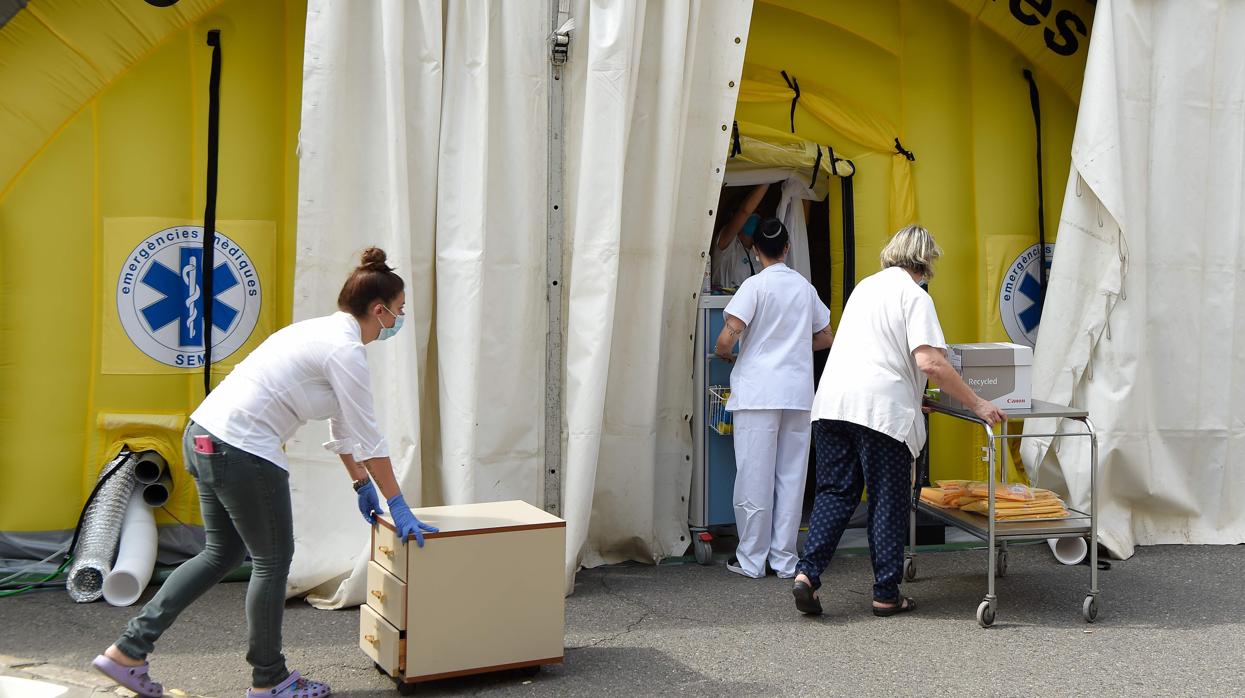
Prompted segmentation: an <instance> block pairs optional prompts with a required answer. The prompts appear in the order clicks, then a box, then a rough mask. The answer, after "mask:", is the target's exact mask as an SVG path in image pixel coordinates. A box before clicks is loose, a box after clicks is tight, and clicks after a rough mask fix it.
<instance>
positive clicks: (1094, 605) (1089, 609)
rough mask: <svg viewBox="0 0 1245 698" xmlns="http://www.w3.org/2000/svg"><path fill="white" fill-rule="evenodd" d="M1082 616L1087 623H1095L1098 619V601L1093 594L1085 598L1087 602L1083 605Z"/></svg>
mask: <svg viewBox="0 0 1245 698" xmlns="http://www.w3.org/2000/svg"><path fill="white" fill-rule="evenodd" d="M1081 615H1082V616H1085V622H1086V623H1093V622H1094V621H1095V620H1097V619H1098V599H1097V598H1095V597H1094V595H1093V594H1090V595H1089V596H1086V597H1085V602H1084V603H1082V604H1081Z"/></svg>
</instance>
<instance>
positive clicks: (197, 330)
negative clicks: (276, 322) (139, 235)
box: [117, 226, 262, 368]
mask: <svg viewBox="0 0 1245 698" xmlns="http://www.w3.org/2000/svg"><path fill="white" fill-rule="evenodd" d="M203 238H204V233H203V226H176V227H173V228H165V229H164V230H161V231H159V232H157V233H155V234H153V235H151V236H149V237H148V238H147V239H146V240H143V241H142V242H140V243H139V244H138V246H136V247H135V248H134V250H133V251H132V252H131V253H130V255H129V257H127V258H126V260H125V262H124V263H123V264H122V266H121V273H120V275H119V276H118V278H117V314H118V315H119V316H120V318H121V325H122V327H124V328H125V333H126V335H127V336H128V337H129V338H130V341H131V342H133V343H134V346H136V347H138V348H139V349H140V350H141V351H142V352H143V353H144V354H146V355H147V356H149V357H151V358H152V359H155V360H156V361H159V362H160V363H162V364H165V365H168V366H174V367H177V368H201V367H202V366H203V363H204V344H203V338H204V327H203V311H204V303H205V302H206V301H207V299H206V298H204V293H203V274H204V269H203ZM214 250H215V251H214V257H215V264H214V268H213V269H212V272H211V273H212V295H213V298H212V328H213V329H212V361H213V362H216V361H220V360H223V359H225V358H228V357H229V356H230V355H231V354H233V353H234V352H235V351H237V350H238V348H239V347H241V346H242V345H243V344H244V343H245V342H246V340H247V339H248V338H249V337H250V336H251V332H252V331H254V329H255V324H256V322H257V321H258V320H259V307H260V300H261V298H262V293H261V290H260V283H259V274H258V272H256V270H255V265H254V263H253V262H252V261H251V259H250V257H248V256H247V254H246V251H245V250H243V249H242V246H241V245H239V244H238V243H237V242H235V241H234V240H232V239H230V238H229V237H227V236H225V235H223V234H221V233H220V232H217V233H216V243H215V245H214Z"/></svg>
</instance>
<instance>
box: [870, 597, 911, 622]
mask: <svg viewBox="0 0 1245 698" xmlns="http://www.w3.org/2000/svg"><path fill="white" fill-rule="evenodd" d="M874 601H876V602H878V603H888V604H893V605H891V606H874V607H873V615H875V616H879V617H881V618H886V617H888V616H893V615H895V614H896V613H907V612H908V611H915V610H916V602H915V601H913V600H912V599H911V598H909V597H907V596H900V597H899V598H897V599H885V600H884V599H874Z"/></svg>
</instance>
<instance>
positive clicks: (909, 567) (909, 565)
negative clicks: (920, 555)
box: [903, 557, 916, 582]
mask: <svg viewBox="0 0 1245 698" xmlns="http://www.w3.org/2000/svg"><path fill="white" fill-rule="evenodd" d="M903 578H904V579H906V580H908V581H909V582H911V581H912V580H914V579H916V560H913V559H912V558H910V557H908V558H904V561H903Z"/></svg>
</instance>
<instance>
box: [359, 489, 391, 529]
mask: <svg viewBox="0 0 1245 698" xmlns="http://www.w3.org/2000/svg"><path fill="white" fill-rule="evenodd" d="M358 494H359V513H360V514H363V520H364V521H366V522H368V523H370V524H374V523H376V514H383V513H385V512H384V511H381V508H380V497H378V496H377V495H376V485H374V484H372V483H371V482H369V483H367V484H366V485H364V486H362V487H360V488H359V492H358Z"/></svg>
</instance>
